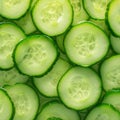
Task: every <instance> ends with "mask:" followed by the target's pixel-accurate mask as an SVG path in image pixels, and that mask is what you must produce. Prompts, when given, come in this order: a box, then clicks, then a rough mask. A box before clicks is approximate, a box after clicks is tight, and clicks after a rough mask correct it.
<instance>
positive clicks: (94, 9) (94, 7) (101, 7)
mask: <svg viewBox="0 0 120 120" xmlns="http://www.w3.org/2000/svg"><path fill="white" fill-rule="evenodd" d="M110 1H111V0H83V5H84V8H85V10H86V11H87V13H88V14H89V15H90V17H92V18H94V19H105V13H106V9H107V5H108V4H109V3H110Z"/></svg>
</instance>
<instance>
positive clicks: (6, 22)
mask: <svg viewBox="0 0 120 120" xmlns="http://www.w3.org/2000/svg"><path fill="white" fill-rule="evenodd" d="M3 24H5V25H6V24H11V25H13V26H15V27H16V28H17V29H19V30H20V31H21V32H22V33H23V34H24V35H25V37H27V36H26V34H25V33H24V31H23V30H22V29H21V28H20V27H19V26H18V25H17V24H15V23H13V22H12V21H3V22H0V25H3ZM21 41H22V40H21ZM13 62H14V61H13ZM13 67H14V65H13V66H11V67H9V68H2V67H0V70H10V69H12V68H13Z"/></svg>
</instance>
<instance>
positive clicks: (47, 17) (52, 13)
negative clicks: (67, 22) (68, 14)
mask: <svg viewBox="0 0 120 120" xmlns="http://www.w3.org/2000/svg"><path fill="white" fill-rule="evenodd" d="M41 11H42V12H41V13H42V14H41V20H42V22H43V23H49V24H51V25H57V24H58V23H59V21H60V20H61V17H62V14H63V6H62V4H61V3H60V2H58V1H54V2H49V3H47V4H46V5H45V7H43V9H42V10H41Z"/></svg>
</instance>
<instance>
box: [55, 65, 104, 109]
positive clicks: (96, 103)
mask: <svg viewBox="0 0 120 120" xmlns="http://www.w3.org/2000/svg"><path fill="white" fill-rule="evenodd" d="M73 67H77V65H75V66H73ZM81 67H82V66H81ZM88 68H90V67H88ZM71 69H72V67H71V68H70V69H68V70H67V71H66V72H65V74H66V73H67V72H68V71H69V70H71ZM90 69H91V70H92V71H93V72H94V73H95V74H96V75H98V74H97V72H96V71H95V70H94V69H93V68H90ZM65 74H64V75H65ZM64 75H63V76H62V77H61V79H60V80H59V82H58V86H57V92H58V96H60V93H59V90H58V87H59V83H60V81H61V80H62V78H63V77H64ZM100 83H101V87H100V88H101V93H100V96H99V98H98V100H97V101H96V102H95V103H94V104H92V105H90V106H88V107H85V108H84V109H74V108H72V107H70V106H68V105H66V104H65V103H64V101H63V100H62V99H61V98H60V97H59V99H60V100H61V103H63V104H64V105H65V106H66V107H67V108H69V109H72V110H76V111H84V110H86V109H87V110H89V109H90V110H91V109H92V108H94V106H97V105H98V104H99V103H100V100H101V97H102V90H103V87H102V81H101V78H100Z"/></svg>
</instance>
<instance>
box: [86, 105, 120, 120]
mask: <svg viewBox="0 0 120 120" xmlns="http://www.w3.org/2000/svg"><path fill="white" fill-rule="evenodd" d="M99 106H104V107H105V106H109V107H110V108H112V109H113V110H114V111H116V112H117V113H118V114H119V115H120V112H119V111H118V110H116V109H115V108H114V107H113V106H112V105H109V104H106V103H100V104H98V105H96V106H95V107H93V108H92V109H91V110H90V111H88V113H87V114H86V116H85V120H86V118H87V116H88V115H89V114H90V112H91V111H92V110H94V108H96V107H99Z"/></svg>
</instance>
